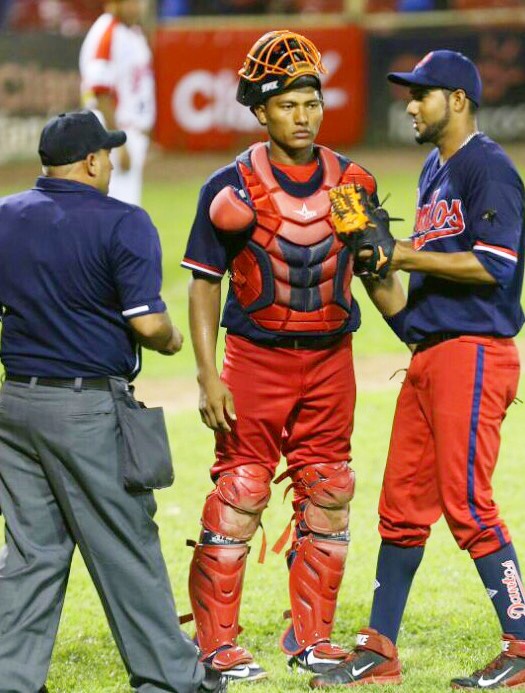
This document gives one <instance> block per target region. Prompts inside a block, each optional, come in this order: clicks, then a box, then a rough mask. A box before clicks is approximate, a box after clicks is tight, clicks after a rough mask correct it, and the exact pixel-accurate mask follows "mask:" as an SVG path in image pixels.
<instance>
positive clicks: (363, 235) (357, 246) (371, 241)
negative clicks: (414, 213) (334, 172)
mask: <svg viewBox="0 0 525 693" xmlns="http://www.w3.org/2000/svg"><path fill="white" fill-rule="evenodd" d="M329 195H330V201H331V203H332V222H333V224H334V227H335V232H336V234H337V237H338V238H339V239H340V240H341V241H342V242H343V243H345V245H347V246H348V247H349V248H350V249H351V250H352V252H353V253H354V274H357V275H360V276H375V277H380V278H381V279H383V278H384V277H386V275H387V273H388V269H389V265H390V260H391V259H392V254H393V252H394V246H395V243H396V241H395V238H394V237H393V236H392V234H391V233H390V219H389V216H388V212H387V211H386V209H383V208H382V207H375V205H373V204H372V201H371V200H370V197H369V196H368V193H367V192H366V190H365V189H364V188H363V187H362V186H360V185H357V186H356V185H353V184H347V185H339V186H337V187H335V188H332V189H331V190H330V191H329Z"/></svg>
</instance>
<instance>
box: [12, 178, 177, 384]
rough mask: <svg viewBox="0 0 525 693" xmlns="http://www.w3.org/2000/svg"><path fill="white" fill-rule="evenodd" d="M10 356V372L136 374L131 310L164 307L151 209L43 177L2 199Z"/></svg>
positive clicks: (133, 313) (137, 359)
mask: <svg viewBox="0 0 525 693" xmlns="http://www.w3.org/2000/svg"><path fill="white" fill-rule="evenodd" d="M0 258H1V263H2V267H1V271H0V303H1V304H2V306H3V327H2V348H1V358H2V363H3V364H4V366H5V369H6V371H7V373H9V374H12V375H29V376H42V377H64V378H70V377H86V378H88V377H98V376H106V375H125V376H128V377H133V376H134V375H136V374H137V372H138V370H139V367H140V348H139V345H138V344H137V342H136V340H135V338H134V336H133V332H132V330H131V328H130V327H129V326H128V323H127V321H128V319H129V318H132V317H135V316H139V315H145V314H148V313H162V312H164V311H165V309H166V306H165V304H164V302H163V301H162V299H161V297H160V293H159V292H160V287H161V250H160V242H159V238H158V234H157V230H156V229H155V227H154V226H153V224H152V222H151V220H150V218H149V216H148V215H147V214H146V212H144V210H142V209H140V208H139V207H135V206H134V205H129V204H125V203H123V202H119V201H118V200H115V199H113V198H111V197H107V196H106V195H103V194H102V193H100V192H99V191H98V190H96V189H95V188H93V187H91V186H88V185H83V184H82V183H76V182H73V181H68V180H61V179H58V178H39V179H38V181H37V185H36V187H35V188H34V189H33V190H28V191H25V192H22V193H19V194H17V195H12V196H10V197H6V198H4V199H2V200H0Z"/></svg>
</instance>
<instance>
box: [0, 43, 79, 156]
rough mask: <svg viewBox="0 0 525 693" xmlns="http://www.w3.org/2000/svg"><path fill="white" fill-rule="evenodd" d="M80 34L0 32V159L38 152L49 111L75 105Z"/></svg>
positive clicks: (32, 154) (76, 101)
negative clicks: (72, 36) (75, 36)
mask: <svg viewBox="0 0 525 693" xmlns="http://www.w3.org/2000/svg"><path fill="white" fill-rule="evenodd" d="M80 42H81V39H79V38H67V37H63V36H57V35H51V34H43V33H42V34H40V33H35V34H17V35H15V34H2V35H1V36H0V163H1V162H2V161H8V160H10V159H15V158H32V157H36V156H37V154H36V150H37V143H38V137H39V136H40V132H41V130H42V127H43V125H44V124H45V122H46V121H47V120H48V118H49V117H50V116H51V115H55V114H56V113H60V112H63V111H68V110H69V111H70V110H74V109H76V108H78V106H79V75H78V52H79V50H80Z"/></svg>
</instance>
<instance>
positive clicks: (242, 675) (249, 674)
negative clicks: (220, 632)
mask: <svg viewBox="0 0 525 693" xmlns="http://www.w3.org/2000/svg"><path fill="white" fill-rule="evenodd" d="M204 664H205V665H206V664H208V665H210V666H212V667H213V668H214V669H217V671H220V673H221V674H222V676H223V677H224V678H226V679H228V681H259V680H260V679H265V678H266V677H267V676H268V673H267V672H266V671H265V670H264V669H263V668H262V667H261V666H259V665H258V664H257V663H256V662H254V660H253V655H252V654H251V652H249V651H248V650H246V649H245V648H244V647H239V646H238V645H235V646H233V647H230V646H225V647H221V648H219V649H218V650H217V651H216V652H212V654H211V655H209V656H208V657H207V658H206V659H205V661H204Z"/></svg>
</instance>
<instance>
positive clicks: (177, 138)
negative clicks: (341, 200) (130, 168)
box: [155, 26, 366, 150]
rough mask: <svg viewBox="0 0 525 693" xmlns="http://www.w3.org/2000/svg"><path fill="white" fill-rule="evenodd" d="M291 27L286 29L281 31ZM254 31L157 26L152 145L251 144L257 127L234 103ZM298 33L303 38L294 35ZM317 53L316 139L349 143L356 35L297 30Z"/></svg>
mask: <svg viewBox="0 0 525 693" xmlns="http://www.w3.org/2000/svg"><path fill="white" fill-rule="evenodd" d="M289 28H290V29H292V27H289ZM262 33H264V30H261V28H260V27H259V28H256V29H246V28H243V29H230V30H226V29H217V30H201V31H191V30H190V31H184V30H179V29H171V28H166V29H159V30H158V31H157V34H156V42H155V69H156V77H157V103H158V120H157V128H156V139H157V141H158V142H159V143H160V144H161V145H163V146H164V147H166V148H171V149H175V148H176V149H189V150H197V149H199V150H202V149H215V150H217V149H229V148H233V147H239V146H244V145H245V144H248V143H251V142H255V141H257V140H258V139H259V138H260V137H261V135H262V132H263V130H262V128H261V127H260V126H259V125H258V123H257V121H256V119H255V116H254V115H253V114H252V113H251V112H250V110H249V108H246V107H245V106H241V105H240V104H238V103H237V102H236V100H235V94H236V90H237V82H238V76H237V71H238V70H239V68H240V67H241V66H242V64H243V61H244V58H245V56H246V53H247V52H248V50H249V49H250V47H251V46H252V44H253V43H254V42H255V41H256V40H257V38H258V37H259V36H260V35H261V34H262ZM300 33H303V32H302V31H300ZM304 33H305V34H306V35H307V36H308V38H310V39H311V40H312V41H313V42H314V43H315V44H316V46H317V47H318V48H319V50H320V51H321V53H322V56H323V62H324V64H325V65H326V67H327V69H328V75H326V76H325V77H323V95H324V100H325V118H324V123H323V126H322V130H321V135H320V137H319V142H320V143H322V144H326V145H351V144H352V143H354V142H357V141H359V140H360V139H361V137H362V135H363V128H364V121H365V109H366V103H365V101H364V98H363V94H364V90H365V82H364V79H365V55H364V36H363V33H362V31H361V29H359V28H357V27H354V26H345V27H334V28H328V27H326V28H325V27H323V28H319V29H312V30H310V29H309V30H308V31H304Z"/></svg>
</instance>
